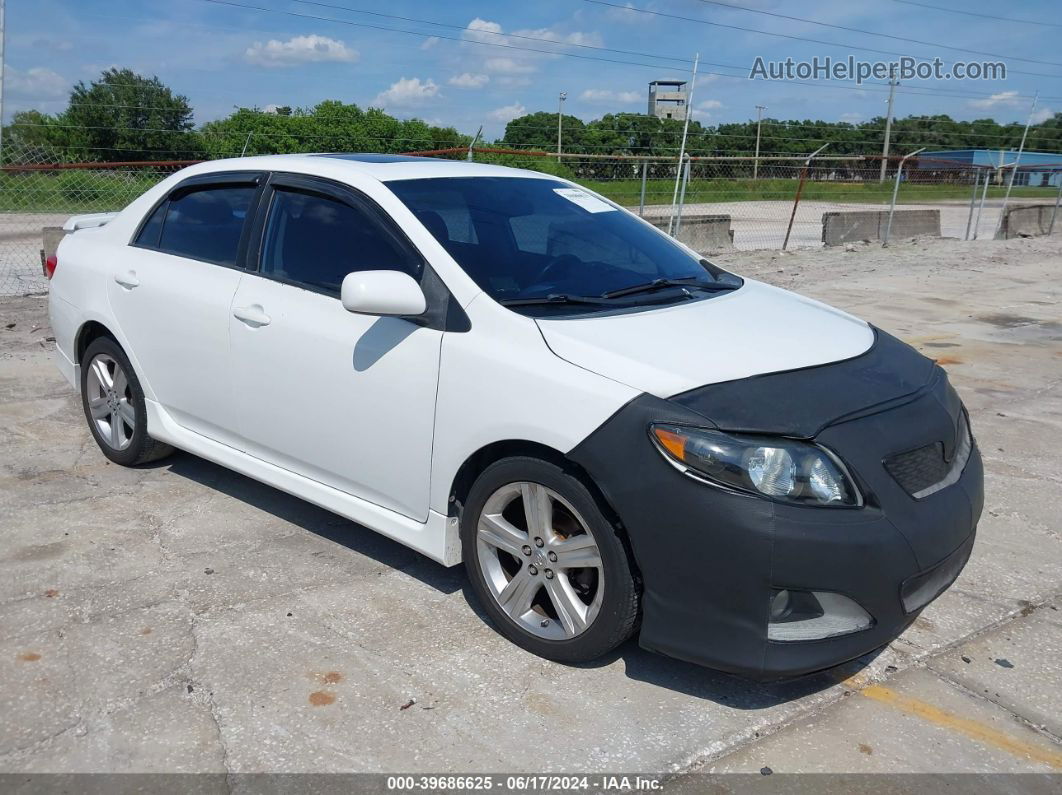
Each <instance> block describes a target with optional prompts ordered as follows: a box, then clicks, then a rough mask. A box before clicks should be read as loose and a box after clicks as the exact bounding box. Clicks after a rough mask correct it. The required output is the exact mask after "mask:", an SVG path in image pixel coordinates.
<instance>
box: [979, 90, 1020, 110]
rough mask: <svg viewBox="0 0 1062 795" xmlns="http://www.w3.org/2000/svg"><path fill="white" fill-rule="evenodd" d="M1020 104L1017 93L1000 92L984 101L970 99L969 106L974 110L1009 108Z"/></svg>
mask: <svg viewBox="0 0 1062 795" xmlns="http://www.w3.org/2000/svg"><path fill="white" fill-rule="evenodd" d="M1019 104H1021V100H1020V99H1019V98H1018V92H1017V91H1000V92H999V93H998V94H993V95H992V96H990V97H987V98H986V99H971V100H970V106H971V107H974V108H998V107H1004V108H1010V107H1014V106H1015V105H1019Z"/></svg>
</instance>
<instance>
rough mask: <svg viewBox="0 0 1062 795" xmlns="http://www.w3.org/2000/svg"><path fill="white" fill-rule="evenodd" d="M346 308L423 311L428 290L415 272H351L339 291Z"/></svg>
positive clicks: (368, 311)
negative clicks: (418, 282) (425, 294)
mask: <svg viewBox="0 0 1062 795" xmlns="http://www.w3.org/2000/svg"><path fill="white" fill-rule="evenodd" d="M339 298H340V301H341V302H342V303H343V308H344V309H346V310H347V311H348V312H356V313H358V314H359V315H411V316H416V315H422V314H424V312H425V310H427V308H428V304H427V301H425V300H424V291H423V290H421V289H420V285H419V284H417V282H416V281H415V280H414V279H413V277H412V276H410V275H408V274H406V273H400V272H398V271H359V272H356V273H348V274H347V275H346V276H345V277H344V279H343V286H342V287H341V288H340V291H339Z"/></svg>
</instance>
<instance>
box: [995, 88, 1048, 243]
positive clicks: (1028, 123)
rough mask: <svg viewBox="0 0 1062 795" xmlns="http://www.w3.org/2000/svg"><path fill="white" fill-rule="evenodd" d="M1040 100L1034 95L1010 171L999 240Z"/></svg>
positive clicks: (1038, 93) (1002, 209)
mask: <svg viewBox="0 0 1062 795" xmlns="http://www.w3.org/2000/svg"><path fill="white" fill-rule="evenodd" d="M1039 100H1040V92H1039V91H1037V92H1036V93H1035V94H1033V101H1032V107H1030V108H1029V118H1028V119H1026V121H1025V130H1024V131H1022V134H1021V143H1020V144H1019V145H1018V156H1017V157H1016V158H1014V168H1012V169H1011V170H1010V179H1009V180H1008V181H1007V192H1006V193H1004V194H1003V204H1002V206H1001V207H1000V208H999V223H998V224H997V225H996V234H995V236H996V237H997V238H998V237H999V235H1000V234H1001V233H1002V232H1003V224H1005V223H1006V220H1007V202H1009V201H1010V191H1011V189H1012V188H1013V187H1014V176H1015V174H1017V173H1018V164H1019V163H1021V156H1022V153H1023V152H1024V151H1025V139H1026V138H1028V137H1029V127H1031V126H1032V121H1033V115H1034V114H1035V113H1036V103H1037V102H1038V101H1039Z"/></svg>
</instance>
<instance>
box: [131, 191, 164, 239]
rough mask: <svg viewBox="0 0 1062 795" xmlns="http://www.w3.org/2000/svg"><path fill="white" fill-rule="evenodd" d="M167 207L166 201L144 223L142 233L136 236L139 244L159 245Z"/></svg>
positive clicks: (141, 228)
mask: <svg viewBox="0 0 1062 795" xmlns="http://www.w3.org/2000/svg"><path fill="white" fill-rule="evenodd" d="M166 207H167V203H166V202H163V203H162V204H160V205H159V206H158V207H156V208H155V211H154V212H153V213H151V216H150V217H149V218H148V219H147V221H145V222H144V225H143V226H142V227H140V233H139V234H138V235H137V236H136V244H137V245H138V246H147V247H148V248H158V247H159V235H161V234H162V222H163V221H164V220H165V218H166Z"/></svg>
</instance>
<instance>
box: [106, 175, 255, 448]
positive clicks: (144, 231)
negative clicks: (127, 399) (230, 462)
mask: <svg viewBox="0 0 1062 795" xmlns="http://www.w3.org/2000/svg"><path fill="white" fill-rule="evenodd" d="M262 176H263V175H261V174H256V173H247V172H245V173H233V174H211V175H208V176H206V177H204V178H193V179H191V180H189V181H188V182H187V183H182V185H180V186H178V187H177V188H176V189H175V190H174V191H173V192H171V193H170V194H169V195H168V197H167V198H166V199H165V200H163V202H162V203H161V204H159V205H158V207H157V208H156V209H155V210H154V211H153V212H152V213H151V214H150V215H149V216H148V218H147V220H146V221H145V222H144V224H143V225H142V226H141V228H140V229H139V230H138V232H137V234H136V236H135V237H134V240H133V243H132V244H131V245H130V246H129V247H128V248H126V249H125V250H124V251H123V252H122V254H121V256H120V257H118V258H117V259H116V260H115V261H114V262H113V263H111V265H112V268H113V271H114V273H113V278H112V279H111V280H110V281H109V282H108V292H109V298H110V304H111V309H112V311H113V313H114V316H115V319H116V320H117V322H118V326H119V328H120V330H121V333H122V334H123V335H124V337H125V338H126V340H127V341H128V344H129V347H130V349H131V350H130V354H131V356H132V357H133V360H134V362H135V364H136V366H137V370H138V374H139V376H140V378H141V380H142V381H143V382H144V383H145V384H146V386H147V388H148V390H149V395H153V396H154V398H155V399H156V400H157V401H158V402H159V403H160V404H161V405H162V406H163V407H164V408H165V409H166V411H167V412H168V413H169V414H170V416H171V417H172V418H173V419H174V421H175V422H177V423H178V424H180V425H182V426H183V427H185V428H188V429H189V430H192V431H195V432H196V433H199V434H202V435H204V436H208V437H210V438H212V439H216V440H217V441H220V442H223V443H226V444H231V443H233V442H234V441H235V440H236V439H238V438H239V435H238V432H237V423H236V412H235V409H234V407H233V405H232V392H231V389H230V384H231V381H230V377H229V314H230V313H229V308H230V306H231V304H232V298H233V295H234V294H235V293H236V287H237V285H238V284H239V281H240V277H241V275H242V273H243V271H242V269H240V268H239V267H238V264H239V263H240V259H241V255H242V249H241V246H242V245H244V239H245V237H246V229H245V226H247V225H248V224H247V220H248V219H247V216H248V213H249V212H250V211H251V209H252V208H253V206H254V203H255V200H256V195H257V193H258V191H259V186H258V182H260V181H261V178H262Z"/></svg>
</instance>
